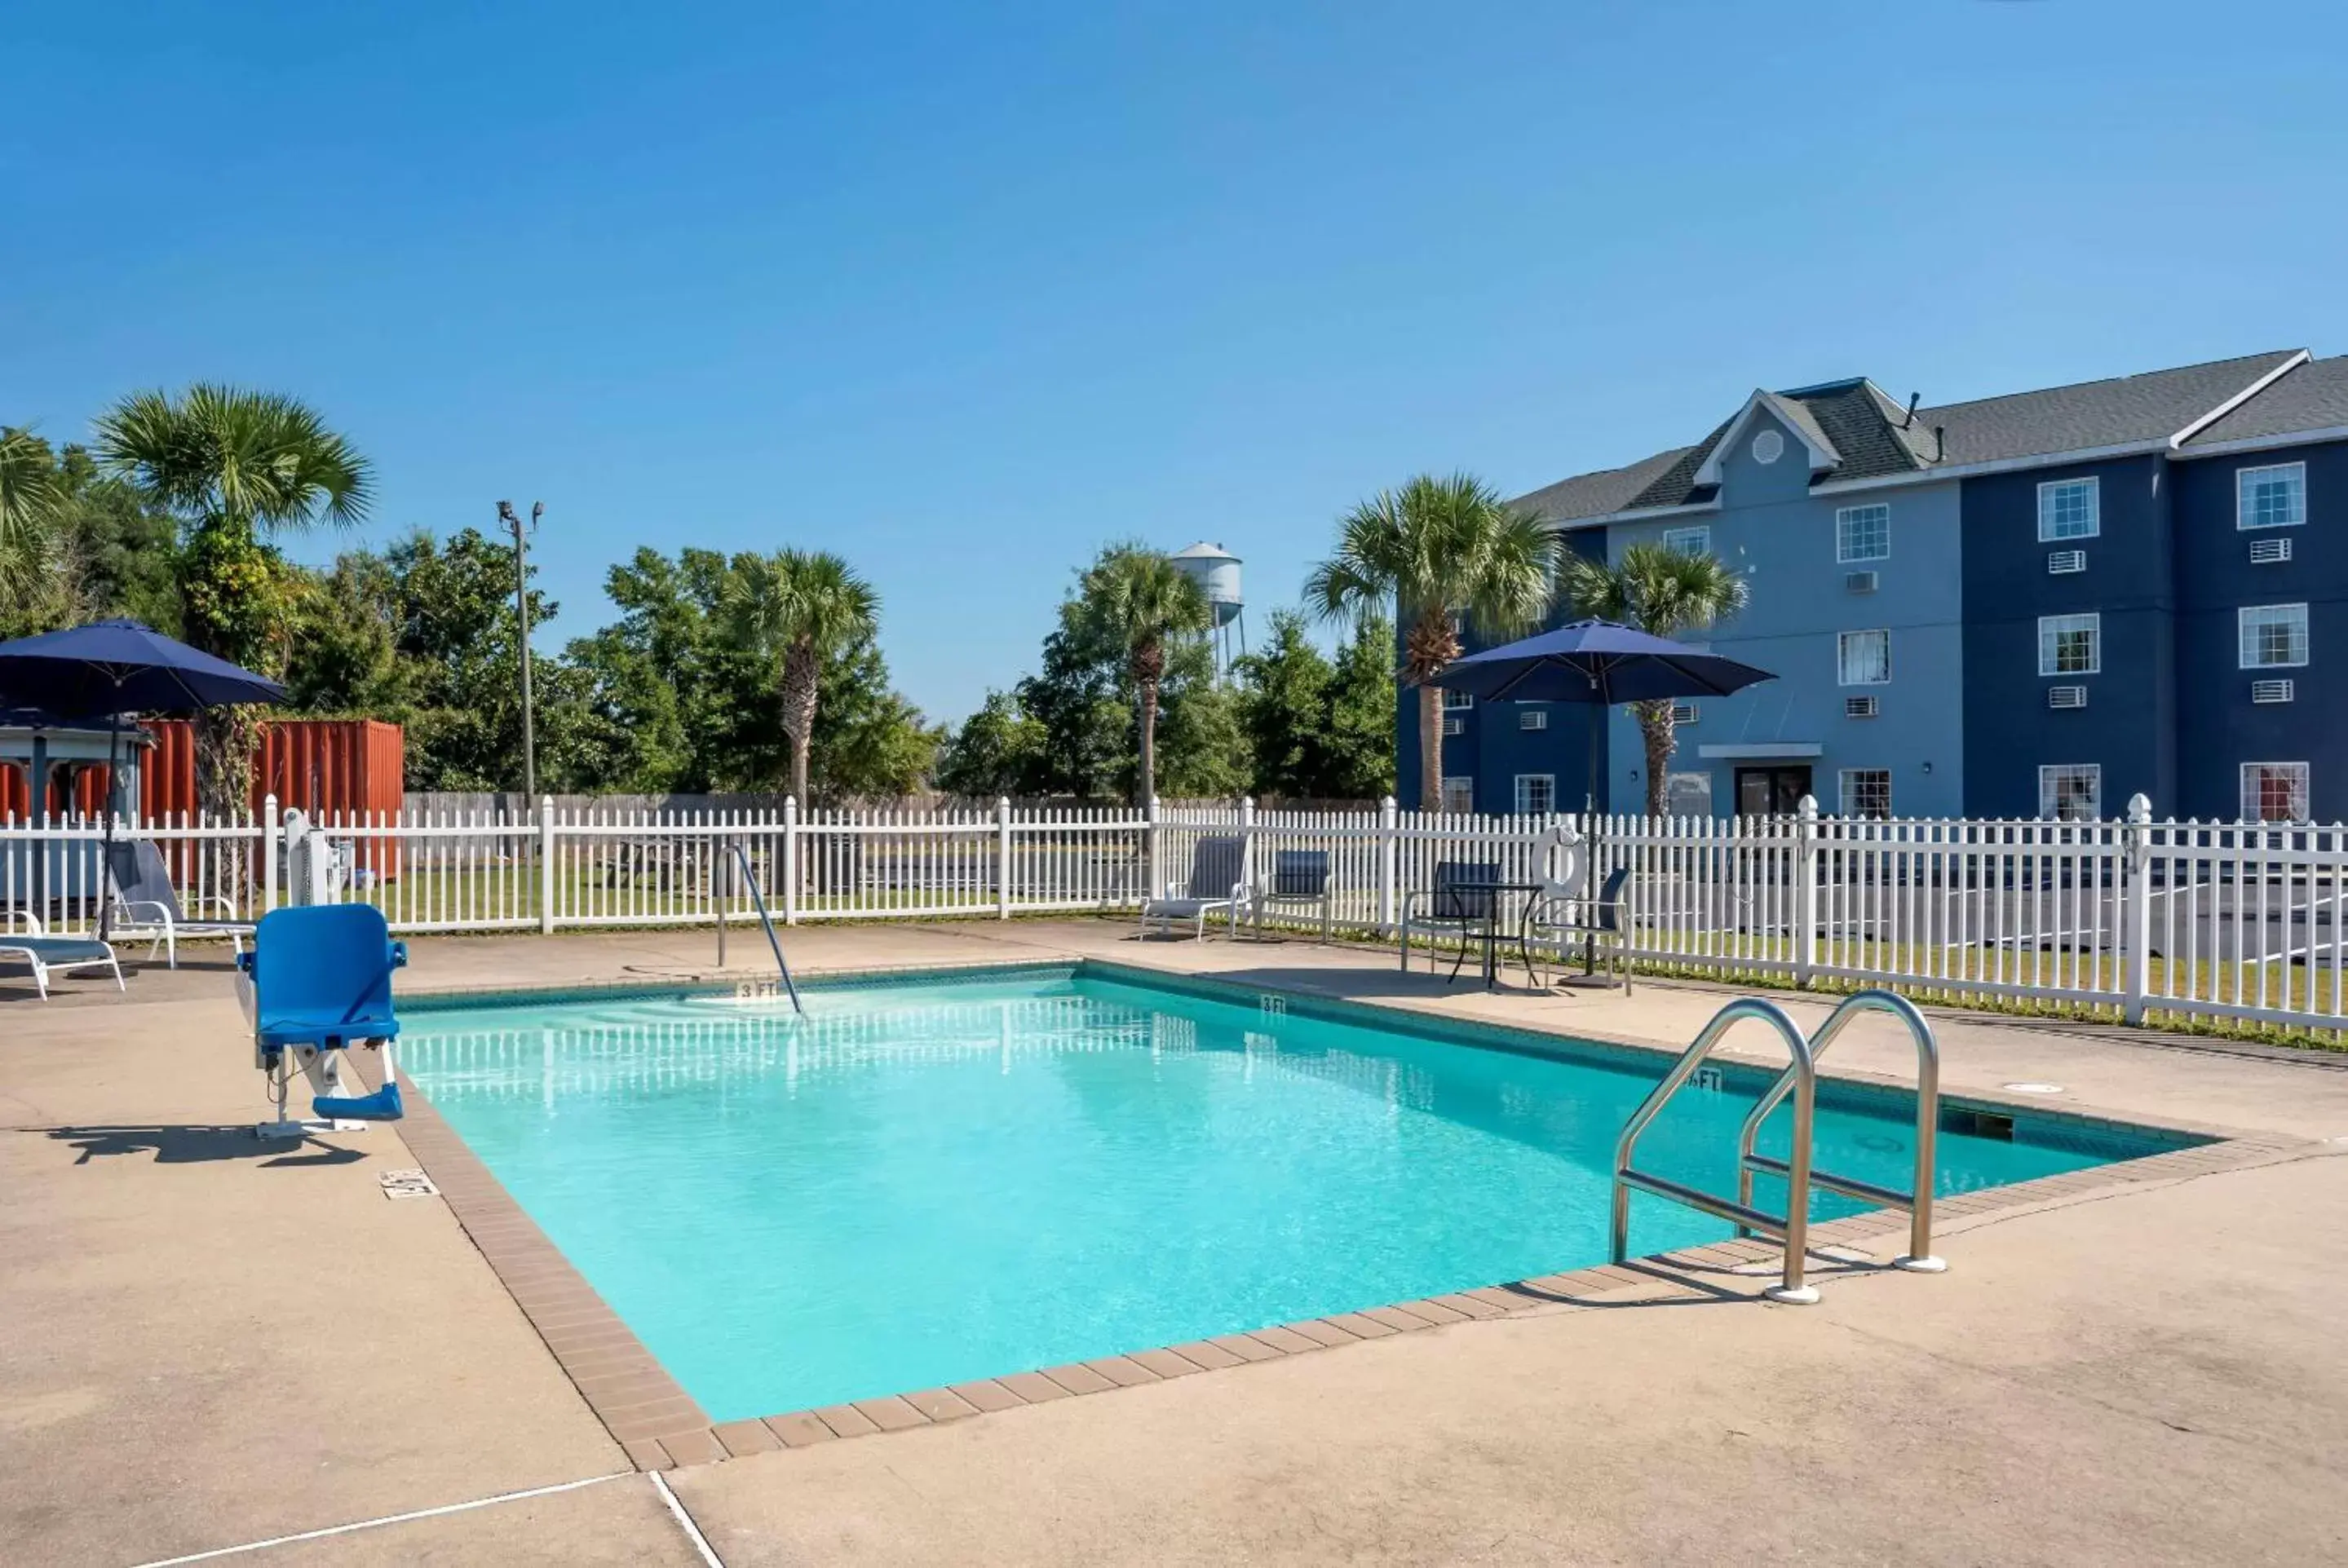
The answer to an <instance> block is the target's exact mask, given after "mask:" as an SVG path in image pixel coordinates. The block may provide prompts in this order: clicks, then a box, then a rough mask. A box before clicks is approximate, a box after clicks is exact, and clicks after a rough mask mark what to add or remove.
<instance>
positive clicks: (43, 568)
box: [0, 430, 65, 629]
mask: <svg viewBox="0 0 2348 1568" xmlns="http://www.w3.org/2000/svg"><path fill="white" fill-rule="evenodd" d="M64 501H65V497H64V492H63V491H62V489H61V488H60V487H59V486H58V484H57V465H56V464H55V463H53V462H52V461H50V458H49V449H48V446H47V445H46V443H44V442H42V441H41V440H39V439H38V438H37V437H36V436H31V435H28V434H26V432H24V431H22V430H0V628H9V629H15V628H16V627H17V624H18V622H20V621H24V622H27V623H29V622H30V620H33V619H34V618H35V616H36V613H37V612H39V611H40V610H42V609H43V607H44V606H45V605H46V602H47V600H49V598H50V590H51V589H52V587H53V584H54V579H55V577H56V568H57V526H58V520H59V513H60V511H61V510H62V508H63V506H64Z"/></svg>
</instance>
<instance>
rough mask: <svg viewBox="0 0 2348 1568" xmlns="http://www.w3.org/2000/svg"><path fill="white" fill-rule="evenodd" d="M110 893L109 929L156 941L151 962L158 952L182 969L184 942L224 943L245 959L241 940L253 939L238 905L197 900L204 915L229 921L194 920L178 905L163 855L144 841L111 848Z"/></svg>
mask: <svg viewBox="0 0 2348 1568" xmlns="http://www.w3.org/2000/svg"><path fill="white" fill-rule="evenodd" d="M106 889H107V897H108V898H109V899H110V900H111V901H112V904H113V907H112V909H111V911H110V912H109V913H108V917H107V928H108V930H109V931H110V932H112V933H113V934H114V935H116V936H119V937H126V938H130V939H132V940H134V941H135V940H136V939H138V938H140V937H152V938H155V939H154V941H152V942H151V943H149V945H148V948H147V956H148V957H149V958H153V957H154V956H155V949H156V948H163V949H164V950H165V951H166V953H167V955H168V962H169V965H170V968H175V969H176V968H179V967H180V938H182V937H226V938H228V941H229V948H230V950H231V951H232V952H238V953H241V952H242V951H243V950H244V946H243V939H244V938H246V937H249V936H251V935H252V921H250V920H245V919H241V918H239V917H238V916H237V909H236V903H235V901H234V900H233V899H231V898H227V897H221V896H220V895H218V894H212V895H199V896H198V897H197V905H196V907H198V909H200V910H201V909H203V908H206V907H218V908H221V909H223V910H226V911H227V914H226V916H225V917H212V916H207V915H202V914H197V915H190V914H189V913H188V911H187V909H186V907H185V906H183V905H181V904H180V895H179V890H178V889H176V888H174V887H173V886H171V876H170V872H169V871H168V870H167V869H166V868H165V867H164V865H163V855H162V852H161V851H160V850H159V849H157V848H156V847H155V845H153V844H152V843H151V842H149V840H147V839H144V838H123V839H117V840H116V841H115V842H114V843H113V844H112V845H109V846H108V850H107V857H106Z"/></svg>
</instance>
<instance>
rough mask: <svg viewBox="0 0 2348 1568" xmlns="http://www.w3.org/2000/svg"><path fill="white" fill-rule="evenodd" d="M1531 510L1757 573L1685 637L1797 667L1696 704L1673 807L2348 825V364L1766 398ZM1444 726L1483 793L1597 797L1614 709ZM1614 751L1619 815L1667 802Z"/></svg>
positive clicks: (1454, 762) (1871, 388)
mask: <svg viewBox="0 0 2348 1568" xmlns="http://www.w3.org/2000/svg"><path fill="white" fill-rule="evenodd" d="M1518 504H1519V506H1522V507H1528V508H1529V509H1532V510H1534V511H1537V512H1538V513H1539V514H1540V516H1541V517H1543V518H1546V519H1548V520H1549V521H1550V523H1551V524H1552V525H1553V526H1554V527H1556V528H1558V529H1560V531H1561V532H1562V533H1563V535H1564V537H1565V539H1566V542H1567V543H1568V545H1569V546H1570V548H1573V549H1574V550H1576V551H1579V552H1581V553H1584V554H1589V555H1593V556H1602V557H1605V558H1607V559H1613V558H1616V557H1619V556H1620V554H1621V553H1622V550H1623V549H1625V548H1628V547H1629V546H1631V545H1633V544H1637V543H1642V542H1653V543H1658V544H1662V545H1663V546H1666V547H1668V548H1686V549H1708V550H1710V551H1712V552H1713V553H1714V554H1715V555H1717V556H1719V557H1720V558H1721V559H1723V560H1725V561H1726V562H1728V563H1730V564H1731V565H1732V566H1734V567H1735V568H1737V569H1740V570H1742V571H1743V572H1744V573H1745V574H1746V577H1747V579H1749V583H1750V588H1751V594H1752V597H1751V603H1750V604H1749V606H1748V607H1747V608H1746V610H1744V611H1742V612H1741V613H1739V614H1738V615H1736V616H1735V618H1733V619H1732V620H1726V621H1725V622H1723V623H1722V624H1721V625H1718V626H1716V627H1713V628H1710V629H1708V630H1705V631H1700V632H1692V633H1689V634H1687V635H1688V639H1689V640H1690V641H1706V642H1708V643H1709V645H1710V646H1711V647H1712V648H1713V649H1715V651H1719V652H1721V653H1725V654H1727V655H1729V656H1730V657H1732V658H1735V659H1740V660H1743V661H1746V663H1749V664H1756V665H1758V666H1760V667H1761V668H1763V669H1765V670H1769V671H1774V672H1776V676H1777V679H1776V680H1775V681H1771V682H1765V683H1763V684H1761V685H1759V686H1756V687H1753V688H1751V689H1749V690H1748V691H1746V692H1739V693H1738V694H1736V695H1735V696H1734V697H1728V698H1714V699H1705V700H1703V701H1701V702H1694V703H1690V704H1687V705H1686V706H1685V707H1684V709H1683V712H1682V714H1681V723H1680V729H1679V748H1678V752H1677V754H1676V755H1675V757H1674V758H1673V764H1672V772H1671V775H1670V777H1669V780H1668V789H1669V794H1670V798H1671V800H1672V802H1673V809H1674V810H1675V811H1679V812H1686V813H1696V814H1705V813H1709V814H1713V815H1727V814H1730V813H1739V812H1743V813H1766V812H1777V811H1788V810H1791V809H1792V808H1793V805H1794V803H1795V802H1797V800H1799V799H1800V797H1801V796H1802V795H1804V794H1814V795H1816V796H1817V797H1818V804H1819V805H1820V807H1821V808H1822V809H1823V810H1826V811H1828V812H1839V813H1844V814H1849V815H1887V814H1888V815H1901V816H1955V815H1966V816H1976V817H1982V816H1988V817H2034V816H2044V817H2057V816H2059V817H2075V816H2094V815H2106V816H2108V815H2117V814H2118V813H2119V812H2120V811H2122V810H2123V809H2124V808H2125V806H2126V804H2127V800H2128V797H2129V796H2131V795H2133V794H2139V793H2141V794H2145V795H2147V796H2148V797H2149V798H2150V799H2151V801H2152V802H2153V805H2154V808H2155V810H2156V811H2157V813H2158V814H2160V815H2164V816H2166V815H2177V816H2198V817H2201V818H2205V819H2207V818H2213V817H2214V818H2222V819H2227V820H2231V819H2234V818H2237V817H2245V816H2247V817H2252V818H2261V819H2286V818H2287V819H2293V820H2305V819H2309V818H2311V817H2312V818H2313V819H2316V820H2322V821H2337V820H2341V819H2343V818H2348V726H2343V725H2341V724H2339V723H2335V722H2333V717H2332V715H2334V714H2335V713H2336V712H2338V710H2337V708H2336V707H2335V706H2334V704H2336V703H2338V702H2341V701H2342V700H2343V696H2348V683H2343V681H2342V680H2341V677H2340V674H2339V673H2338V671H2341V670H2342V669H2343V666H2344V665H2348V357H2341V358H2333V359H2325V360H2317V359H2313V358H2312V357H2311V356H2310V355H2309V354H2307V353H2306V352H2305V351H2303V350H2281V351H2276V352H2273V353H2268V354H2252V355H2249V356H2247V357H2244V358H2240V359H2231V360H2223V361H2219V362H2217V363H2214V364H2197V365H2186V366H2181V367H2178V368H2176V369H2170V370H2161V371H2154V372H2151V373H2148V374H2143V375H2133V376H2126V377H2121V378H2118V379H2115V380H2109V381H2097V382H2088V383H2084V384H2078V385H2074V386H2062V387H2054V388H2050V389H2047V390H2044V391H2038V392H2025V393H2019V394H2016V395H2011V396H2005V397H1993V398H1985V399H1982V400H1980V401H1977V402H1972V403H1960V404H1951V405H1944V406H1941V407H1916V406H1913V405H1912V402H1911V403H1910V404H1903V403H1901V402H1900V401H1899V400H1897V399H1895V398H1893V397H1891V396H1890V395H1888V394H1886V393H1885V392H1883V391H1882V390H1881V389H1880V388H1879V387H1878V386H1877V385H1875V384H1874V383H1872V382H1870V381H1868V380H1865V379H1859V380H1854V381H1844V382H1835V383H1829V384H1823V385H1818V386H1807V387H1797V388H1794V389H1792V390H1789V391H1784V392H1761V391H1756V392H1755V393H1754V394H1753V395H1751V396H1750V397H1748V398H1746V400H1745V402H1744V404H1743V405H1742V406H1740V407H1738V408H1736V409H1735V411H1734V412H1733V413H1732V414H1731V415H1729V417H1728V418H1727V419H1726V420H1725V421H1724V422H1723V423H1722V424H1721V425H1719V426H1718V427H1717V428H1716V429H1715V430H1714V431H1713V432H1712V433H1711V434H1710V435H1708V436H1705V437H1704V439H1703V440H1701V441H1699V442H1697V443H1696V444H1694V446H1684V447H1677V448H1674V449H1673V450H1671V451H1667V452H1659V453H1657V454H1655V455H1654V456H1651V457H1648V458H1646V459H1645V460H1643V461H1642V462H1639V463H1634V464H1632V465H1631V466H1628V467H1624V468H1615V469H1609V470H1607V471H1605V472H1602V473H1596V474H1584V475H1580V476H1577V477H1573V478H1570V479H1566V480H1562V481H1560V483H1558V484H1555V485H1551V486H1549V487H1547V488H1544V489H1540V490H1537V491H1535V492H1533V493H1532V494H1530V495H1529V496H1525V497H1520V498H1519V502H1518ZM1561 619H1563V616H1562V615H1560V620H1561ZM1468 641H1469V642H1470V644H1471V646H1473V645H1476V639H1475V636H1474V629H1473V628H1469V629H1468ZM1403 695H1404V702H1403V706H1402V711H1401V712H1400V714H1399V715H1398V726H1397V734H1398V742H1399V747H1400V762H1401V766H1400V770H1399V774H1400V777H1401V779H1402V781H1403V784H1404V788H1405V790H1406V792H1407V793H1408V794H1415V793H1416V779H1417V735H1416V724H1415V723H1412V722H1411V720H1412V716H1413V712H1412V710H1413V703H1414V701H1415V698H1416V693H1413V692H1405V693H1404V694H1403ZM1445 716H1446V723H1445V739H1444V743H1443V744H1444V759H1443V761H1444V767H1443V772H1444V777H1445V794H1446V796H1447V801H1448V803H1449V804H1451V805H1452V806H1453V807H1455V808H1459V809H1464V808H1467V807H1468V806H1470V805H1472V806H1473V807H1474V808H1475V809H1477V810H1479V811H1513V810H1543V809H1551V808H1555V809H1570V808H1572V807H1576V806H1579V805H1580V804H1581V797H1582V795H1583V794H1584V793H1585V789H1586V782H1585V781H1586V776H1587V773H1586V770H1587V768H1588V764H1589V760H1590V747H1591V741H1590V729H1589V714H1588V712H1587V711H1586V710H1585V709H1582V708H1580V707H1577V706H1574V705H1571V704H1563V703H1555V704H1552V703H1511V702H1501V703H1489V704H1484V705H1482V706H1480V707H1479V706H1475V705H1462V706H1457V707H1447V709H1446V715H1445ZM1599 749H1600V753H1601V755H1600V766H1601V777H1602V778H1603V779H1604V780H1605V781H1606V782H1605V784H1604V794H1605V795H1606V804H1607V808H1608V809H1610V810H1615V811H1638V810H1642V809H1643V803H1644V800H1645V797H1646V785H1645V783H1644V781H1643V780H1642V779H1641V777H1640V776H1639V770H1640V768H1641V767H1642V766H1643V756H1642V753H1641V749H1640V746H1639V743H1638V734H1637V730H1636V727H1635V725H1634V724H1633V723H1632V720H1631V719H1630V717H1629V715H1628V714H1627V713H1625V712H1623V711H1622V710H1621V709H1616V710H1614V711H1613V712H1611V713H1610V714H1609V715H1608V716H1607V718H1606V721H1605V723H1604V725H1603V728H1602V733H1601V738H1600V740H1599ZM1405 804H1416V802H1415V800H1409V799H1406V803H1405Z"/></svg>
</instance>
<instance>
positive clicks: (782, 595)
mask: <svg viewBox="0 0 2348 1568" xmlns="http://www.w3.org/2000/svg"><path fill="white" fill-rule="evenodd" d="M724 610H725V619H726V630H727V632H728V634H729V635H730V636H731V637H732V639H733V641H735V642H736V644H737V645H738V646H740V647H742V648H745V649H747V650H750V651H755V652H757V653H758V654H759V655H760V656H762V657H763V658H765V659H766V660H767V662H768V663H769V665H770V666H771V667H772V668H774V669H775V670H776V671H777V672H778V676H779V681H778V690H779V691H780V692H781V694H782V700H783V711H782V727H783V733H785V734H786V735H788V737H789V739H790V756H791V794H794V795H795V796H797V797H798V799H799V801H800V802H802V803H805V802H806V801H807V800H808V766H809V749H810V748H811V747H812V746H813V745H814V743H815V721H816V708H817V702H818V699H819V696H820V694H821V692H822V689H823V674H824V669H825V667H826V665H828V664H829V663H830V662H832V661H836V660H838V659H839V658H840V657H841V656H842V655H844V654H845V653H847V652H848V651H849V650H850V648H852V647H854V646H856V645H857V644H859V643H861V642H864V641H869V640H870V638H871V637H872V636H873V635H874V633H875V631H876V630H878V627H879V623H880V595H879V594H877V593H875V592H873V590H872V587H871V585H870V583H868V582H866V581H865V580H864V579H862V578H861V577H859V576H858V575H857V574H856V573H855V572H854V571H853V570H852V569H850V567H849V565H848V563H847V562H846V561H844V560H841V559H839V557H838V556H836V555H832V554H830V553H829V552H828V551H821V552H810V551H807V550H798V549H784V550H778V551H776V552H775V553H774V554H773V555H770V556H758V555H740V556H736V557H735V558H734V563H733V574H732V578H731V579H730V580H729V581H728V583H727V584H726V593H725V600H724Z"/></svg>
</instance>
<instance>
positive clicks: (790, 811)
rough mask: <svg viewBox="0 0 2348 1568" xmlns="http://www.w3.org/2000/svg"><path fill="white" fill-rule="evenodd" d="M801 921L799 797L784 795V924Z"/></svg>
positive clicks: (795, 923) (794, 924)
mask: <svg viewBox="0 0 2348 1568" xmlns="http://www.w3.org/2000/svg"><path fill="white" fill-rule="evenodd" d="M798 923H799V797H798V796H797V795H795V794H787V795H785V796H784V797H783V924H784V925H786V926H796V925H798Z"/></svg>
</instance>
